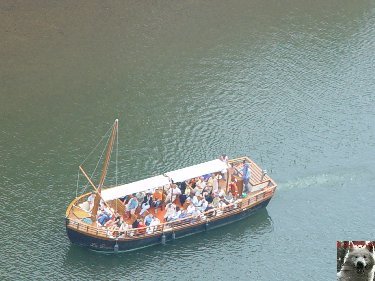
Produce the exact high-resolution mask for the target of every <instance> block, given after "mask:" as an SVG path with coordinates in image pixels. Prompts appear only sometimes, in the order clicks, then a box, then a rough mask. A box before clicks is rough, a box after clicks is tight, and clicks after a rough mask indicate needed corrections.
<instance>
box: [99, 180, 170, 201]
mask: <svg viewBox="0 0 375 281" xmlns="http://www.w3.org/2000/svg"><path fill="white" fill-rule="evenodd" d="M166 184H169V180H168V178H167V177H165V176H161V175H160V176H156V177H152V178H148V179H144V180H140V181H136V182H132V183H128V184H124V185H119V186H115V187H112V188H107V189H103V190H102V194H101V195H102V198H103V199H104V201H109V200H113V199H117V198H121V197H124V196H126V195H129V194H133V193H137V192H140V191H145V190H148V189H154V188H156V187H159V186H163V185H166Z"/></svg>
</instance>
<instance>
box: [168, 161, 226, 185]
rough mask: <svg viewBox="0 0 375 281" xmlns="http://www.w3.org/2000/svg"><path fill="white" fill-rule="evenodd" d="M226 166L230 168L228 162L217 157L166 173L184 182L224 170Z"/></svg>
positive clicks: (173, 178) (176, 180)
mask: <svg viewBox="0 0 375 281" xmlns="http://www.w3.org/2000/svg"><path fill="white" fill-rule="evenodd" d="M226 168H228V167H227V164H226V163H224V162H223V161H221V160H219V159H216V160H212V161H208V162H204V163H201V164H198V165H194V166H190V167H186V168H183V169H179V170H176V171H172V172H169V173H166V175H167V176H168V177H170V178H171V179H172V180H173V181H174V182H182V181H185V180H188V179H192V178H195V177H200V176H203V175H206V174H211V173H216V172H220V171H222V170H225V169H226Z"/></svg>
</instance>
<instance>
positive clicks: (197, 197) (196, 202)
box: [191, 194, 200, 206]
mask: <svg viewBox="0 0 375 281" xmlns="http://www.w3.org/2000/svg"><path fill="white" fill-rule="evenodd" d="M199 197H200V194H198V195H194V196H193V199H191V202H192V203H193V204H194V206H198V205H199V200H200V199H199Z"/></svg>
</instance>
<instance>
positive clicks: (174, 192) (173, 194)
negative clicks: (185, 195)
mask: <svg viewBox="0 0 375 281" xmlns="http://www.w3.org/2000/svg"><path fill="white" fill-rule="evenodd" d="M180 194H181V189H180V188H179V187H178V186H177V185H175V184H174V183H173V184H172V185H171V188H170V189H169V191H168V195H167V198H166V202H174V200H176V198H177V196H179V195H180Z"/></svg>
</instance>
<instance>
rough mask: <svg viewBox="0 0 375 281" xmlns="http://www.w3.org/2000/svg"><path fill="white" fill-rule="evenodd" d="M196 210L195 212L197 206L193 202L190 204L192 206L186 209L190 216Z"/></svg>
mask: <svg viewBox="0 0 375 281" xmlns="http://www.w3.org/2000/svg"><path fill="white" fill-rule="evenodd" d="M194 210H195V206H194V204H193V202H190V205H189V206H188V207H187V208H186V211H187V213H188V215H191V214H192V213H193V212H194Z"/></svg>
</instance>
